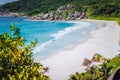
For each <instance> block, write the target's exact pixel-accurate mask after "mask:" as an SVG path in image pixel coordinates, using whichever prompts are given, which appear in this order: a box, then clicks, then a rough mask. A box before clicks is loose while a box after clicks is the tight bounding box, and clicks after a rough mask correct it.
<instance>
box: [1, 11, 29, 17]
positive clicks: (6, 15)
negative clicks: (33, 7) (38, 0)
mask: <svg viewBox="0 0 120 80" xmlns="http://www.w3.org/2000/svg"><path fill="white" fill-rule="evenodd" d="M0 16H3V17H28V16H27V15H26V14H25V13H14V12H0Z"/></svg>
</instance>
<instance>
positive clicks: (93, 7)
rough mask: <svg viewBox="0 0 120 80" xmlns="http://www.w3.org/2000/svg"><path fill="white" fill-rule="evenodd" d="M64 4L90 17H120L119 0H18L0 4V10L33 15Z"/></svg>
mask: <svg viewBox="0 0 120 80" xmlns="http://www.w3.org/2000/svg"><path fill="white" fill-rule="evenodd" d="M66 4H73V5H74V6H75V9H74V10H77V11H87V14H88V15H89V16H90V17H91V16H93V17H96V16H103V17H120V0H19V1H16V2H12V3H7V4H5V5H2V6H0V11H12V12H24V13H27V14H29V15H34V14H38V13H47V12H49V11H55V10H56V9H57V8H58V7H60V6H61V5H66Z"/></svg>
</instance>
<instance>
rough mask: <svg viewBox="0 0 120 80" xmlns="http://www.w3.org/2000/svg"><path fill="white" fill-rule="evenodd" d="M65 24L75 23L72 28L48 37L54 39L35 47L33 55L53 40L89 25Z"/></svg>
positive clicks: (83, 23) (78, 23)
mask: <svg viewBox="0 0 120 80" xmlns="http://www.w3.org/2000/svg"><path fill="white" fill-rule="evenodd" d="M67 23H75V25H74V26H72V27H67V28H65V29H64V30H61V31H59V32H58V33H55V34H51V35H50V36H52V37H54V38H53V39H52V40H49V41H47V42H44V43H42V44H41V45H39V46H37V47H36V48H35V49H34V50H33V53H39V52H41V51H43V50H44V49H45V47H46V46H48V45H49V44H51V43H52V42H54V41H55V40H58V39H60V38H63V37H64V36H65V35H66V34H69V33H71V32H73V31H76V30H78V29H81V28H82V27H85V26H89V25H90V24H89V23H88V22H67Z"/></svg>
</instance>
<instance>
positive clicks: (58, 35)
mask: <svg viewBox="0 0 120 80" xmlns="http://www.w3.org/2000/svg"><path fill="white" fill-rule="evenodd" d="M68 23H75V25H74V26H73V27H68V28H65V29H64V30H62V31H59V32H57V33H55V34H51V35H50V36H52V37H54V38H55V40H57V39H59V38H62V37H63V36H64V35H66V34H69V33H70V32H73V31H76V30H78V29H81V28H82V27H85V26H88V25H90V24H89V23H87V22H68Z"/></svg>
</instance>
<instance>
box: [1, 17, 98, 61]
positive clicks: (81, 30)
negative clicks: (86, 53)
mask: <svg viewBox="0 0 120 80" xmlns="http://www.w3.org/2000/svg"><path fill="white" fill-rule="evenodd" d="M11 23H13V24H14V25H15V26H16V27H18V28H20V32H21V35H22V36H24V37H25V45H28V44H30V43H31V41H33V40H35V39H37V40H38V43H37V45H36V47H35V48H34V49H33V57H34V59H35V60H38V59H45V58H47V57H49V56H51V55H54V54H56V53H58V52H59V51H61V50H67V49H71V48H73V47H74V46H76V45H77V44H79V43H81V44H82V43H83V41H84V40H87V39H88V38H90V37H91V36H90V35H89V34H88V33H89V32H90V31H93V30H95V29H98V28H99V27H97V25H95V24H93V23H90V22H80V21H79V22H76V21H75V22H74V21H31V20H29V19H26V18H17V17H0V34H1V33H3V32H8V33H10V24H11Z"/></svg>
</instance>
